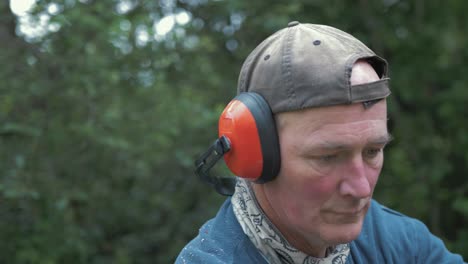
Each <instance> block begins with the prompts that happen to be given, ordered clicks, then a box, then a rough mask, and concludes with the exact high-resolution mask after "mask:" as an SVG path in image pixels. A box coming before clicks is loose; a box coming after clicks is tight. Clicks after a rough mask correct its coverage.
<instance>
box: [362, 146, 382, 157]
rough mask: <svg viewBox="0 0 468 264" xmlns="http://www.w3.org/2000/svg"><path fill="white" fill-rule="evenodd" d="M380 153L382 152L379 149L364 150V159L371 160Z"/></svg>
mask: <svg viewBox="0 0 468 264" xmlns="http://www.w3.org/2000/svg"><path fill="white" fill-rule="evenodd" d="M380 152H382V149H381V148H371V149H366V150H365V151H364V157H366V158H368V159H372V158H375V157H377V155H379V154H380Z"/></svg>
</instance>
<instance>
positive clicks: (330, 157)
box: [319, 154, 338, 162]
mask: <svg viewBox="0 0 468 264" xmlns="http://www.w3.org/2000/svg"><path fill="white" fill-rule="evenodd" d="M337 158H338V155H337V154H330V155H322V156H319V160H320V161H323V162H332V161H334V160H336V159H337Z"/></svg>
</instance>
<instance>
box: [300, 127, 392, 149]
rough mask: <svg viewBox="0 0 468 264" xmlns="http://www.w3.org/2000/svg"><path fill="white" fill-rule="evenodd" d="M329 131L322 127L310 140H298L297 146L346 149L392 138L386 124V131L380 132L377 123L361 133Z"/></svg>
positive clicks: (379, 142)
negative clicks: (331, 132)
mask: <svg viewBox="0 0 468 264" xmlns="http://www.w3.org/2000/svg"><path fill="white" fill-rule="evenodd" d="M375 121H378V120H375ZM359 123H361V122H359ZM329 125H330V124H329ZM372 130H374V131H375V133H374V132H372ZM329 131H330V130H327V129H323V127H320V128H318V129H317V130H315V131H314V132H312V133H311V134H310V136H309V137H308V140H305V141H304V142H296V146H295V147H296V148H297V149H300V148H306V149H320V150H345V149H352V148H355V147H356V146H367V145H385V144H387V143H388V142H390V141H391V139H392V136H391V135H390V133H389V132H388V131H387V128H386V125H385V132H383V133H381V132H380V130H379V125H377V124H375V125H369V126H367V127H366V128H365V129H362V130H360V131H359V133H357V132H356V133H354V132H343V133H344V134H342V133H341V132H342V131H341V130H335V131H338V133H333V134H330V133H329ZM367 131H370V132H367ZM302 132H305V131H302ZM366 137H367V138H366Z"/></svg>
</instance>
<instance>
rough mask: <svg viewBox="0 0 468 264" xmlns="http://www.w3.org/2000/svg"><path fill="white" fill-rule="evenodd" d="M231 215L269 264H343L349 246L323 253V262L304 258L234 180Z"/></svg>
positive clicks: (243, 184) (241, 182)
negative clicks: (232, 213)
mask: <svg viewBox="0 0 468 264" xmlns="http://www.w3.org/2000/svg"><path fill="white" fill-rule="evenodd" d="M231 201H232V205H233V209H234V214H235V215H236V218H237V220H238V221H239V224H240V225H241V227H242V229H243V230H244V233H245V234H246V235H247V236H248V237H249V238H250V240H251V241H252V243H253V244H254V245H255V247H256V248H257V249H258V250H260V252H261V253H262V254H263V256H264V257H265V259H267V260H268V262H269V263H274V264H281V263H287V264H296V263H300V264H329V263H330V264H341V263H343V264H344V263H346V258H347V257H348V255H349V244H341V245H337V246H335V247H334V248H330V249H328V250H327V256H326V257H325V258H315V257H312V256H308V255H307V254H305V253H304V252H301V251H299V250H298V249H296V248H294V247H293V246H292V245H291V244H289V242H288V241H286V239H285V238H284V237H283V235H282V234H281V233H280V231H279V230H278V229H277V228H276V227H275V226H274V225H273V223H271V221H270V220H269V219H268V217H267V216H266V215H265V213H264V212H263V210H262V209H261V208H260V205H259V204H258V202H257V199H256V198H255V195H254V194H253V191H252V190H251V187H250V184H249V183H247V182H246V181H245V180H241V179H239V180H237V184H236V191H235V193H234V195H233V196H232V199H231Z"/></svg>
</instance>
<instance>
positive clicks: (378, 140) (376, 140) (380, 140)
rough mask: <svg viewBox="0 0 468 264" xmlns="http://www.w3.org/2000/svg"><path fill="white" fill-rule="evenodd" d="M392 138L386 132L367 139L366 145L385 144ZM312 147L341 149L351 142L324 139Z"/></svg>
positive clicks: (348, 145) (350, 146)
mask: <svg viewBox="0 0 468 264" xmlns="http://www.w3.org/2000/svg"><path fill="white" fill-rule="evenodd" d="M392 140H393V136H392V135H391V134H390V133H387V134H385V135H383V136H380V137H377V138H373V139H370V140H368V141H367V144H368V145H386V144H388V143H390V142H391V141H392ZM312 148H313V149H321V150H342V149H349V148H352V144H349V143H347V142H329V141H324V142H320V143H318V144H317V145H315V146H313V147H312Z"/></svg>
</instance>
